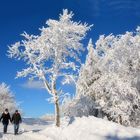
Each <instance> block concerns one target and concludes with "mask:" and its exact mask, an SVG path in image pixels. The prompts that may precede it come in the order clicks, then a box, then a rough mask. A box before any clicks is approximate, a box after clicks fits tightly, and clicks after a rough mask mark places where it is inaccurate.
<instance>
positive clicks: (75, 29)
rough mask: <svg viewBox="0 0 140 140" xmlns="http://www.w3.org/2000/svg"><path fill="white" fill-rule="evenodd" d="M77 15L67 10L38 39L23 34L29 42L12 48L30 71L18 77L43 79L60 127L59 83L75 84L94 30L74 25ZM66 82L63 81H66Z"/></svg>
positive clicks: (12, 52) (15, 55) (12, 51)
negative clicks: (88, 36)
mask: <svg viewBox="0 0 140 140" xmlns="http://www.w3.org/2000/svg"><path fill="white" fill-rule="evenodd" d="M72 17H73V13H72V12H70V13H68V10H64V11H63V14H62V15H60V17H59V20H51V19H49V20H48V21H47V22H46V24H47V27H43V28H42V29H41V34H40V35H38V36H35V35H28V34H27V33H23V34H22V35H23V37H25V40H22V41H21V42H17V43H15V44H14V45H12V46H11V47H9V56H10V57H11V58H13V57H14V58H16V59H18V60H20V59H23V60H24V61H25V63H26V64H27V68H26V69H24V70H22V71H21V72H18V73H17V77H26V76H29V78H31V79H34V78H39V79H40V80H42V81H43V82H44V84H45V87H46V89H47V91H48V93H49V94H51V95H52V97H53V101H54V104H55V115H56V117H55V119H56V120H55V122H56V126H59V125H60V117H59V95H60V93H62V91H61V89H60V87H57V83H58V82H63V84H65V83H70V82H71V80H75V77H76V75H77V74H78V70H79V66H80V63H81V61H80V57H79V56H80V54H81V51H83V46H82V43H81V40H82V39H84V37H85V35H86V32H87V31H88V30H89V29H90V27H91V26H88V25H87V24H86V23H85V24H82V23H80V22H74V21H72ZM62 79H63V80H62Z"/></svg>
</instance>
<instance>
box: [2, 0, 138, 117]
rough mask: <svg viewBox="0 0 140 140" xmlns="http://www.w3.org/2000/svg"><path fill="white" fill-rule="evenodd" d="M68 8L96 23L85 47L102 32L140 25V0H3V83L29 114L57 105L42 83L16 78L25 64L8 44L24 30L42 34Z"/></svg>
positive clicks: (70, 88)
mask: <svg viewBox="0 0 140 140" xmlns="http://www.w3.org/2000/svg"><path fill="white" fill-rule="evenodd" d="M65 8H67V9H69V10H72V11H73V12H74V14H75V16H74V18H73V19H74V20H75V21H79V20H80V21H82V22H87V23H89V24H94V27H93V28H92V30H91V31H90V32H89V33H88V35H87V37H86V38H85V41H84V46H85V47H86V45H87V42H88V39H89V38H90V37H91V38H92V39H93V41H94V42H95V41H96V40H97V39H98V37H99V35H101V34H105V35H108V34H110V33H114V34H120V33H124V32H125V31H134V30H135V29H136V27H137V26H138V25H140V0H0V82H5V83H6V84H7V85H10V87H11V90H12V91H13V93H14V94H15V97H16V100H17V102H20V103H21V104H20V107H21V109H22V110H23V112H24V114H25V116H28V117H39V116H42V115H43V114H46V113H53V112H54V106H53V104H50V103H48V102H47V101H46V99H47V98H48V97H49V95H48V94H47V92H46V90H45V89H43V88H40V87H41V85H40V83H39V82H34V83H32V85H31V84H30V83H29V82H28V79H27V78H21V79H15V78H14V77H15V76H16V72H17V71H20V70H21V69H22V68H24V63H23V62H20V61H15V60H13V59H9V58H7V56H6V53H7V49H8V45H10V44H13V43H15V42H16V41H19V40H21V39H22V38H21V36H20V34H21V33H23V31H26V32H27V33H29V34H39V30H38V28H40V27H42V26H44V25H45V22H46V20H47V19H49V18H52V19H58V17H59V14H60V13H62V9H65ZM85 55H86V53H85V54H83V61H84V59H85ZM65 91H68V92H70V93H74V92H75V88H74V86H73V85H70V86H68V85H67V86H66V87H65Z"/></svg>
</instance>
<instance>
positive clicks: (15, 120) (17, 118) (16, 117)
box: [12, 110, 22, 135]
mask: <svg viewBox="0 0 140 140" xmlns="http://www.w3.org/2000/svg"><path fill="white" fill-rule="evenodd" d="M21 122H22V119H21V115H20V113H19V112H18V110H16V111H15V113H14V114H13V116H12V123H13V124H14V134H15V135H17V134H18V130H19V124H20V123H21Z"/></svg>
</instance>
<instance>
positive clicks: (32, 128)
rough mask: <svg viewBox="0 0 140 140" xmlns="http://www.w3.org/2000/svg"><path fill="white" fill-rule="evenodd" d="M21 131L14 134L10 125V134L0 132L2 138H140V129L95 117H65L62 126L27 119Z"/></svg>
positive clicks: (24, 139) (67, 139) (132, 139)
mask: <svg viewBox="0 0 140 140" xmlns="http://www.w3.org/2000/svg"><path fill="white" fill-rule="evenodd" d="M69 121H70V124H68V122H69ZM1 130H2V125H0V131H1ZM20 131H21V132H23V131H24V132H23V133H21V134H19V135H17V136H14V135H13V126H12V125H10V126H9V128H8V134H5V135H2V133H0V140H140V129H135V128H131V127H123V126H120V125H118V124H116V123H112V122H108V121H105V120H102V119H98V118H95V117H82V118H76V119H75V120H74V119H73V120H69V119H65V120H63V125H62V127H61V128H56V127H55V126H53V125H52V124H51V123H50V122H49V123H48V122H45V121H41V120H39V119H38V120H34V119H26V120H25V121H24V123H23V124H22V125H21V129H20Z"/></svg>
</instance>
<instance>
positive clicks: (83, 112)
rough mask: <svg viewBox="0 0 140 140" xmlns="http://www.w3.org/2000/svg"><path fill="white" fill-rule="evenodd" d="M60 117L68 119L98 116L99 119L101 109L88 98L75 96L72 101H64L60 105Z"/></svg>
mask: <svg viewBox="0 0 140 140" xmlns="http://www.w3.org/2000/svg"><path fill="white" fill-rule="evenodd" d="M61 109H62V113H63V114H62V115H63V116H69V117H82V116H90V115H92V116H96V117H97V116H98V117H101V116H100V115H102V114H101V112H100V111H101V109H100V107H99V106H97V104H95V102H94V101H93V99H92V98H91V97H89V96H79V97H78V96H77V97H74V98H73V99H70V98H68V99H65V100H64V102H63V104H62V105H61Z"/></svg>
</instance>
